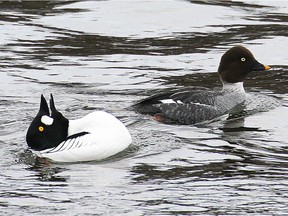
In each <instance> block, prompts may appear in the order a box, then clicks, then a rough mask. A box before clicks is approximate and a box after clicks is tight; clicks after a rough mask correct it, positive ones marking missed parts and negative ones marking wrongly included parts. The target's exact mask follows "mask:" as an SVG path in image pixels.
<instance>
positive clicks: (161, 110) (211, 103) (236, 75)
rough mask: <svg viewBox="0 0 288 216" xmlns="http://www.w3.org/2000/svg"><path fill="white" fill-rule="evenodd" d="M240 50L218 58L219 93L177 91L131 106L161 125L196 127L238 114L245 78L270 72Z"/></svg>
mask: <svg viewBox="0 0 288 216" xmlns="http://www.w3.org/2000/svg"><path fill="white" fill-rule="evenodd" d="M269 69H270V67H269V66H267V65H263V64H261V63H259V62H258V61H257V60H256V59H255V58H254V56H253V54H252V53H251V52H250V51H249V50H248V49H246V48H245V47H243V46H235V47H232V48H231V49H229V50H228V51H227V52H226V53H225V54H224V55H223V56H222V58H221V61H220V65H219V68H218V74H219V77H220V80H221V82H222V84H223V88H222V91H207V90H205V91H203V90H195V89H194V90H191V89H190V90H179V91H173V92H165V93H163V94H158V95H153V96H151V97H149V98H146V99H144V100H142V101H140V102H139V103H137V104H135V105H133V106H132V108H133V109H134V110H136V111H137V112H139V113H142V114H148V115H152V116H153V117H154V119H156V120H158V121H160V122H164V123H176V124H197V123H203V122H205V121H210V120H213V119H215V118H217V117H220V116H222V115H224V114H227V113H230V112H232V111H235V110H237V107H238V106H239V105H241V104H243V102H244V101H245V99H246V93H245V91H244V88H243V82H244V78H245V77H246V76H247V74H249V73H250V72H252V71H264V70H269Z"/></svg>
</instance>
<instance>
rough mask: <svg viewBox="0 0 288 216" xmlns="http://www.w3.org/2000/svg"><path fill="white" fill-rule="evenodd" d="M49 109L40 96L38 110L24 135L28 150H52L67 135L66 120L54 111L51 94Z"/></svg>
mask: <svg viewBox="0 0 288 216" xmlns="http://www.w3.org/2000/svg"><path fill="white" fill-rule="evenodd" d="M50 108H51V115H50V111H49V107H48V104H47V101H46V99H45V98H44V96H43V95H41V103H40V109H39V112H38V114H37V115H36V117H35V118H34V119H33V121H32V123H31V125H30V127H29V128H28V131H27V134H26V141H27V144H28V146H29V147H30V148H32V149H33V150H36V151H40V150H44V149H48V148H53V147H56V146H58V145H59V144H60V143H61V142H62V141H64V140H65V138H66V137H67V134H68V119H66V118H65V117H64V116H63V115H62V114H61V113H60V112H59V111H57V110H56V108H55V104H54V99H53V96H52V94H51V99H50Z"/></svg>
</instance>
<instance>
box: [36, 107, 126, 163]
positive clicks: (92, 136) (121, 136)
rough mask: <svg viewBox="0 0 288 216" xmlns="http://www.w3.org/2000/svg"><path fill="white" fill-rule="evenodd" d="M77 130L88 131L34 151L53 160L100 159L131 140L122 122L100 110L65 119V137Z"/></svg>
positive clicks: (122, 148)
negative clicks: (49, 147) (76, 117)
mask: <svg viewBox="0 0 288 216" xmlns="http://www.w3.org/2000/svg"><path fill="white" fill-rule="evenodd" d="M81 132H88V134H85V135H82V136H79V137H76V138H73V139H68V140H67V141H64V142H62V143H60V144H59V145H58V146H57V147H55V148H52V149H47V150H43V151H40V152H37V154H38V155H39V156H41V157H46V158H49V159H52V160H53V161H57V162H79V161H92V160H102V159H105V158H108V157H110V156H112V155H115V154H117V153H119V152H121V151H123V150H124V149H125V148H127V147H128V146H129V145H130V144H131V142H132V138H131V135H130V133H129V131H128V130H127V128H126V127H125V125H124V124H123V123H122V122H120V121H119V120H118V119H117V118H115V117H114V116H112V115H111V114H108V113H106V112H102V111H97V112H93V113H90V114H88V115H86V116H85V117H83V118H81V119H78V120H70V121H69V129H68V137H69V136H72V135H75V134H77V133H81Z"/></svg>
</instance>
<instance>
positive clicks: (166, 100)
mask: <svg viewBox="0 0 288 216" xmlns="http://www.w3.org/2000/svg"><path fill="white" fill-rule="evenodd" d="M160 102H161V103H164V104H171V103H177V104H183V102H182V101H181V100H177V101H175V100H173V99H163V100H160Z"/></svg>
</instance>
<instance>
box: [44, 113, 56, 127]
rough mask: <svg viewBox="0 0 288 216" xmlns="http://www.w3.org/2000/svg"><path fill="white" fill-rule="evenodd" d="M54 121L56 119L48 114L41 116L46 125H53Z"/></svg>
mask: <svg viewBox="0 0 288 216" xmlns="http://www.w3.org/2000/svg"><path fill="white" fill-rule="evenodd" d="M53 121H54V119H53V118H51V117H49V116H47V115H44V116H42V117H41V122H42V123H43V124H45V125H52V124H53Z"/></svg>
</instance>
